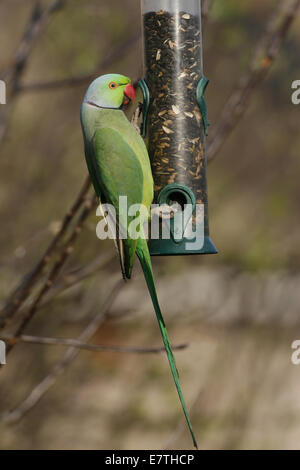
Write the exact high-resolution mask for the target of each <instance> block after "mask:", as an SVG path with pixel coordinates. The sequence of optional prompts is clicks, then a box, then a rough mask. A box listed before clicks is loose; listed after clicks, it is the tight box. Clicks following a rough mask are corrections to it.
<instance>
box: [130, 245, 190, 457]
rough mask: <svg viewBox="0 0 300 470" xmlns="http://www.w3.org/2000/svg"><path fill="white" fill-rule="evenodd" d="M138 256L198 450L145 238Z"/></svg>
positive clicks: (137, 251) (138, 246) (137, 249)
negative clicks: (159, 301)
mask: <svg viewBox="0 0 300 470" xmlns="http://www.w3.org/2000/svg"><path fill="white" fill-rule="evenodd" d="M136 254H137V256H138V258H139V260H140V263H141V266H142V269H143V272H144V276H145V279H146V282H147V286H148V290H149V293H150V296H151V299H152V303H153V307H154V310H155V313H156V317H157V320H158V324H159V328H160V331H161V334H162V337H163V340H164V344H165V348H166V352H167V355H168V359H169V363H170V367H171V371H172V374H173V378H174V382H175V385H176V388H177V392H178V395H179V399H180V402H181V405H182V409H183V412H184V415H185V418H186V422H187V425H188V427H189V430H190V433H191V436H192V439H193V443H194V446H195V447H196V449H198V446H197V442H196V438H195V435H194V432H193V428H192V424H191V421H190V418H189V414H188V412H187V409H186V405H185V401H184V398H183V395H182V391H181V388H180V384H179V377H178V371H177V367H176V362H175V358H174V356H173V352H172V347H171V344H170V341H169V337H168V333H167V328H166V325H165V322H164V319H163V316H162V313H161V310H160V306H159V303H158V298H157V294H156V288H155V282H154V277H153V271H152V265H151V259H150V254H149V250H148V245H147V242H146V240H145V239H143V238H140V239H139V241H138V244H137V248H136Z"/></svg>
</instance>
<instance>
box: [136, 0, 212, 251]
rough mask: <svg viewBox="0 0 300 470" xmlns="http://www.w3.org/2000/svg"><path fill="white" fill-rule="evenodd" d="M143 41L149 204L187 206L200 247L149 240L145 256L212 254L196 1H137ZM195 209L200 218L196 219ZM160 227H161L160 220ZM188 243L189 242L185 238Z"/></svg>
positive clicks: (176, 241)
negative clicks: (151, 187) (150, 186)
mask: <svg viewBox="0 0 300 470" xmlns="http://www.w3.org/2000/svg"><path fill="white" fill-rule="evenodd" d="M141 3H142V16H143V18H142V24H143V33H144V34H143V37H144V73H145V75H144V77H145V78H144V79H143V80H141V81H140V82H139V87H140V89H141V92H142V94H143V98H144V103H143V122H142V128H141V131H142V134H143V136H144V138H145V139H146V143H147V147H148V152H149V156H150V160H151V165H152V172H153V178H154V184H155V198H154V203H155V204H159V205H160V206H162V205H164V204H167V205H172V206H173V205H174V204H177V205H178V204H179V205H180V207H181V208H182V210H185V205H187V204H190V205H192V208H193V212H192V214H191V217H192V222H193V227H196V226H197V224H202V230H203V244H202V245H201V247H200V248H199V247H198V248H196V249H192V250H191V249H189V250H187V249H186V246H187V245H186V242H187V238H186V237H185V234H184V235H183V236H182V237H181V238H179V239H178V238H176V227H175V226H174V223H175V222H174V220H175V219H174V217H173V219H172V218H171V219H170V220H169V223H170V224H171V234H172V236H171V237H169V239H163V237H160V238H159V239H152V238H151V239H150V241H149V250H150V253H151V255H186V254H214V253H217V250H216V248H215V246H214V244H213V242H212V241H211V239H210V237H209V223H208V198H207V179H206V150H205V136H206V135H207V134H208V127H209V122H208V119H207V108H206V102H205V97H204V95H205V90H206V87H207V85H208V80H207V79H206V78H205V77H204V76H203V61H202V31H201V3H200V0H141ZM196 205H201V206H202V208H203V216H202V217H200V219H199V217H196ZM160 223H161V224H163V223H165V222H164V221H163V220H161V222H160ZM189 241H191V240H190V239H189Z"/></svg>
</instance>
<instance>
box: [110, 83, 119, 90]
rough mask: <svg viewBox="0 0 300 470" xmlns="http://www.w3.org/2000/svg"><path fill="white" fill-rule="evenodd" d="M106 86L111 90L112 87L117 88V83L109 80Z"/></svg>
mask: <svg viewBox="0 0 300 470" xmlns="http://www.w3.org/2000/svg"><path fill="white" fill-rule="evenodd" d="M108 86H109V88H110V89H111V90H113V89H114V88H117V86H118V85H117V84H116V82H110V84H109V85H108Z"/></svg>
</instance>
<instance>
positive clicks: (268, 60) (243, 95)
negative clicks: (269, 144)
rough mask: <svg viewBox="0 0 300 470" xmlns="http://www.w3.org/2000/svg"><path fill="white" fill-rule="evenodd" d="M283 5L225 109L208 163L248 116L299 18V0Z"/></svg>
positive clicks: (216, 129)
mask: <svg viewBox="0 0 300 470" xmlns="http://www.w3.org/2000/svg"><path fill="white" fill-rule="evenodd" d="M282 3H283V2H280V6H279V9H278V11H277V14H276V15H275V21H274V16H273V15H272V21H271V27H270V26H269V27H268V28H267V31H266V33H265V34H264V35H263V37H262V39H261V40H260V41H259V43H258V46H257V48H256V51H255V54H254V59H253V61H252V65H251V66H250V69H249V72H248V74H247V75H246V76H244V77H242V78H241V79H240V81H239V83H238V85H237V87H235V89H234V92H233V93H232V95H231V96H230V98H229V100H228V101H227V103H226V104H225V106H224V108H223V112H222V114H221V117H220V120H219V123H218V124H217V126H216V127H215V130H214V133H213V134H212V137H211V139H210V142H209V143H208V149H207V159H208V160H209V161H211V160H213V159H214V158H215V157H216V155H217V154H218V152H219V150H220V149H221V148H222V146H223V144H224V142H225V140H226V139H227V138H228V137H229V135H230V134H231V132H232V130H233V129H234V128H235V127H236V125H237V124H238V122H239V121H240V119H241V117H242V116H243V115H244V114H245V112H246V110H247V109H248V105H249V100H250V98H251V97H252V95H253V93H254V91H255V90H256V89H257V88H258V86H259V85H260V84H261V83H262V81H263V80H264V79H265V77H266V75H267V74H268V72H269V70H270V68H271V66H272V64H273V63H274V61H275V59H276V58H277V56H278V54H279V51H280V47H281V45H282V43H283V41H284V39H285V37H286V35H287V33H288V31H289V29H290V27H291V25H292V23H293V21H294V19H295V17H296V14H297V11H298V9H299V6H300V0H292V1H291V2H290V3H289V4H288V6H287V5H286V2H284V4H283V6H282Z"/></svg>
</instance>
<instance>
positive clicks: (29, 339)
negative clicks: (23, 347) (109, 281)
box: [0, 335, 188, 354]
mask: <svg viewBox="0 0 300 470" xmlns="http://www.w3.org/2000/svg"><path fill="white" fill-rule="evenodd" d="M0 340H2V341H5V342H6V343H8V344H15V343H20V342H21V343H27V344H40V345H47V346H72V347H74V348H77V349H83V350H86V351H92V352H115V353H134V354H158V353H162V352H165V348H164V347H159V348H155V347H152V348H140V347H127V346H106V345H101V344H98V345H92V344H87V343H83V342H81V341H78V340H77V339H63V338H45V337H40V336H29V335H22V336H19V337H18V338H16V337H13V336H8V335H4V336H1V337H0ZM187 347H188V345H187V344H179V345H175V346H172V349H173V351H182V350H183V349H186V348H187Z"/></svg>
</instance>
